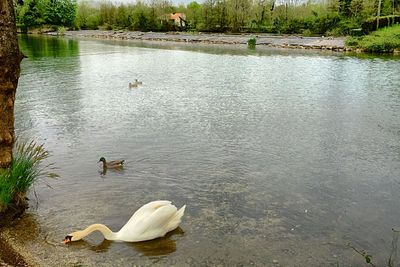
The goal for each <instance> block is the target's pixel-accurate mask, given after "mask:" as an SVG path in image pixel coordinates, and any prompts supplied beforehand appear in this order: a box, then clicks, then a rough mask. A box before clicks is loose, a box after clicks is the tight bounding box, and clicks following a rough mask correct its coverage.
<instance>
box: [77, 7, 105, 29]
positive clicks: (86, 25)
mask: <svg viewBox="0 0 400 267" xmlns="http://www.w3.org/2000/svg"><path fill="white" fill-rule="evenodd" d="M98 13H99V12H98V10H97V9H96V8H94V7H92V6H90V4H89V3H88V2H86V1H83V2H80V3H79V4H78V8H77V14H76V19H75V24H76V26H77V27H78V28H80V29H97V28H98V27H99V23H100V22H99V14H98Z"/></svg>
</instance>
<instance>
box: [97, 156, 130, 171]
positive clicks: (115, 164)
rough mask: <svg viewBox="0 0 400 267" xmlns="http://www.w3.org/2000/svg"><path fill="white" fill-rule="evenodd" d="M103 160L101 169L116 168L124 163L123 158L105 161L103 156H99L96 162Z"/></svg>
mask: <svg viewBox="0 0 400 267" xmlns="http://www.w3.org/2000/svg"><path fill="white" fill-rule="evenodd" d="M100 161H101V162H103V169H117V168H121V167H122V166H123V165H124V162H125V160H113V161H110V162H107V161H106V159H105V158H104V157H101V158H100V159H99V161H98V162H100Z"/></svg>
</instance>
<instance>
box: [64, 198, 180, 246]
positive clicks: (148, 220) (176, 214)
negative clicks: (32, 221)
mask: <svg viewBox="0 0 400 267" xmlns="http://www.w3.org/2000/svg"><path fill="white" fill-rule="evenodd" d="M185 207H186V205H184V206H183V207H182V208H180V209H179V210H178V209H177V208H176V207H175V206H174V205H172V204H171V201H166V200H157V201H152V202H150V203H147V204H146V205H144V206H142V207H141V208H140V209H138V210H137V211H136V212H135V213H134V214H133V215H132V217H131V218H130V219H129V221H128V222H127V223H126V224H125V225H124V226H123V227H122V228H121V230H119V231H118V232H116V233H115V232H112V231H111V230H110V229H109V228H108V227H107V226H105V225H104V224H92V225H90V226H89V227H87V228H86V229H85V230H82V231H77V232H73V233H71V234H69V235H67V236H66V237H65V239H64V243H65V244H67V243H69V242H71V241H78V240H80V239H82V238H84V237H85V236H87V235H89V234H91V233H92V232H94V231H100V232H101V233H102V234H103V236H104V238H105V239H107V240H116V241H125V242H139V241H146V240H151V239H155V238H158V237H162V236H164V235H165V234H166V233H168V232H170V231H172V230H174V229H176V228H177V227H178V226H179V224H180V222H181V218H182V216H183V213H184V212H185Z"/></svg>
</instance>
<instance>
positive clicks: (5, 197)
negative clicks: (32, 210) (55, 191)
mask: <svg viewBox="0 0 400 267" xmlns="http://www.w3.org/2000/svg"><path fill="white" fill-rule="evenodd" d="M48 156H49V152H48V151H47V150H46V149H45V148H44V147H43V145H38V144H37V143H35V142H33V141H32V142H30V143H28V142H23V143H16V145H15V152H14V158H13V161H12V163H11V167H10V168H8V169H0V212H4V211H6V210H7V208H8V207H10V206H12V207H14V208H16V209H24V208H26V207H27V201H26V195H27V193H28V191H29V189H30V188H31V187H32V186H33V184H34V183H35V182H36V181H38V180H39V179H40V178H41V177H43V176H49V177H54V176H56V175H55V174H54V173H51V172H48V171H47V170H48V168H49V167H50V165H45V166H42V162H43V161H44V160H45V159H47V158H48Z"/></svg>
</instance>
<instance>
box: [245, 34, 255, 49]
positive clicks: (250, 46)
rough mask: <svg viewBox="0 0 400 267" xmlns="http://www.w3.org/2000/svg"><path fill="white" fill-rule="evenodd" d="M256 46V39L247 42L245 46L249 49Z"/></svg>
mask: <svg viewBox="0 0 400 267" xmlns="http://www.w3.org/2000/svg"><path fill="white" fill-rule="evenodd" d="M256 44H257V39H256V38H254V37H253V38H250V39H249V40H247V46H248V47H249V48H256Z"/></svg>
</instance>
